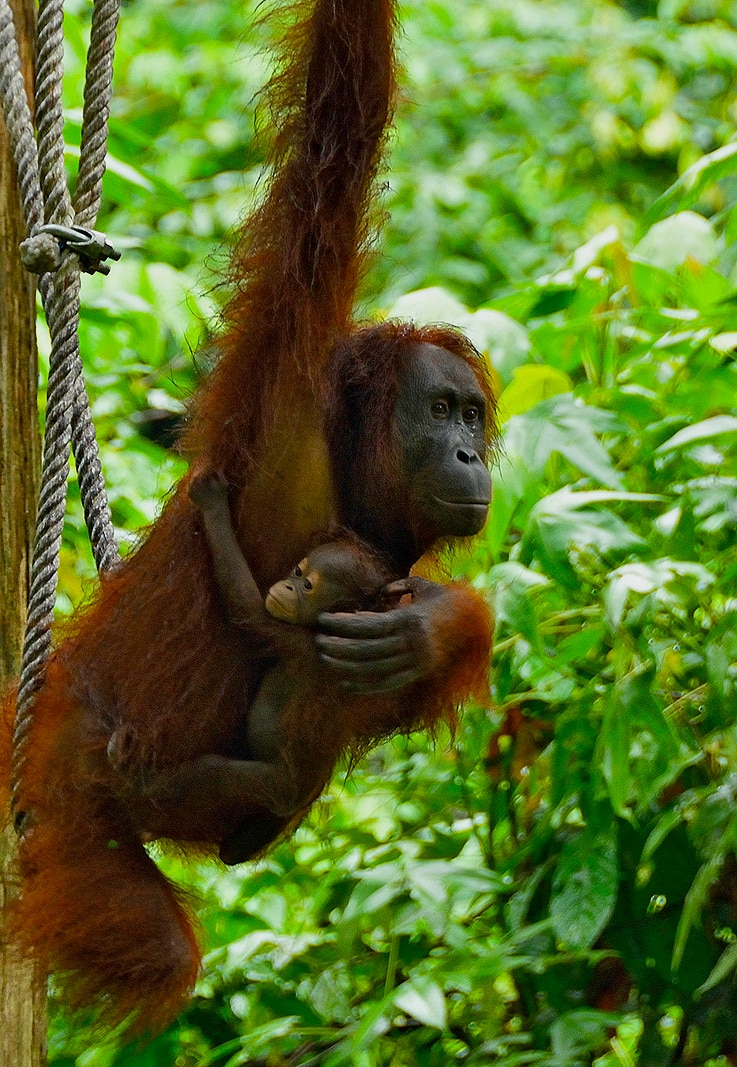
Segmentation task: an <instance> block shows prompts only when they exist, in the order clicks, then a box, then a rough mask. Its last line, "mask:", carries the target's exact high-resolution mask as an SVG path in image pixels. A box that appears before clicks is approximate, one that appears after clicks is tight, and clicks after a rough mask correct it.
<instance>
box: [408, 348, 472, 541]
mask: <svg viewBox="0 0 737 1067" xmlns="http://www.w3.org/2000/svg"><path fill="white" fill-rule="evenodd" d="M415 353H416V356H417V357H419V358H414V359H412V360H411V361H410V362H409V364H408V366H407V369H406V371H405V373H404V376H403V380H402V383H401V389H400V393H399V398H398V400H397V406H396V409H395V421H396V431H397V434H398V439H399V443H400V452H401V457H402V462H401V469H402V470H403V471H405V472H406V479H407V490H408V496H409V506H408V509H407V510H408V513H409V514H410V515H412V517H413V521H414V524H415V536H416V538H417V540H418V541H419V542H420V547H421V548H422V549H423V550H424V549H426V548H429V547H430V545H431V544H432V543H433V541H435V540H436V539H437V538H441V537H469V536H471V535H473V534H476V533H478V532H479V530H481V529H482V527H483V525H484V523H485V522H486V516H487V513H488V509H489V504H490V502H491V477H490V475H489V471H488V470H487V468H486V419H487V413H486V400H485V397H484V394H483V393H482V391H481V389H480V388H479V385H478V382H477V381H476V376H475V374H474V373H473V371H472V369H471V367H470V366H469V365H468V364H467V363H465V362H464V361H463V360H461V359H459V358H458V357H457V356H454V355H453V354H452V353H450V352H448V351H446V350H445V349H443V348H437V347H436V346H435V345H429V344H428V345H418V346H417V348H416V349H415Z"/></svg>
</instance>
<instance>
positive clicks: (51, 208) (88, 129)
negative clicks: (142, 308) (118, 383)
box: [0, 0, 119, 822]
mask: <svg viewBox="0 0 737 1067" xmlns="http://www.w3.org/2000/svg"><path fill="white" fill-rule="evenodd" d="M118 12H119V0H95V5H94V10H93V16H92V29H91V45H90V51H89V54H88V61H87V73H86V81H85V93H84V112H83V121H82V149H81V157H80V165H79V176H78V183H77V191H76V195H75V199H74V205H73V204H72V200H71V197H70V194H69V189H68V187H67V182H66V174H65V170H64V138H63V134H64V116H63V111H62V95H61V79H62V65H63V48H64V38H63V0H40V3H39V14H38V31H37V32H38V59H37V71H38V72H37V77H36V101H37V104H36V116H37V130H38V145H36V141H35V139H34V134H33V125H32V122H31V116H30V108H29V106H28V100H27V97H26V91H25V84H24V81H23V76H22V73H21V67H20V60H19V56H18V47H17V41H16V37H15V31H14V25H13V17H12V11H11V10H10V6H9V0H0V64H1V66H0V96H1V97H2V100H3V106H4V109H5V114H6V122H7V126H8V132H9V135H10V138H11V144H12V147H13V155H14V159H15V162H16V168H17V171H18V179H19V185H20V190H21V200H22V204H23V212H24V216H25V221H26V226H27V229H28V232H29V234H30V242H29V243H30V245H31V246H32V247H31V248H30V249H29V258H30V259H31V260H33V259H34V257H36V258H37V259H39V261H40V262H43V264H44V268H43V269H44V271H45V272H44V273H42V275H41V277H40V280H39V289H40V292H41V298H42V301H43V305H44V310H45V312H46V318H47V322H48V326H49V333H50V335H51V356H50V360H49V381H48V389H47V406H46V430H45V434H44V453H43V465H42V476H41V478H42V482H41V493H40V497H39V505H38V516H37V521H36V539H35V544H34V550H33V562H32V565H31V591H30V598H29V605H28V622H27V626H26V636H25V641H24V646H23V659H22V666H21V677H20V684H19V689H18V701H17V708H16V720H15V731H14V737H13V779H12V783H11V789H12V798H13V805H14V809H15V808H16V807H17V803H16V802H17V797H18V792H19V785H20V779H21V776H22V769H23V766H24V764H25V760H26V748H27V744H28V738H29V734H30V728H31V720H32V704H33V698H34V696H35V694H36V693H37V692H38V690H39V689H40V688H41V687H42V685H43V682H44V679H45V676H46V670H47V665H48V659H49V654H50V651H51V624H52V621H53V612H54V603H55V600H56V587H57V578H58V567H59V550H60V548H61V539H62V530H63V525H64V512H65V507H66V487H67V479H68V475H69V456H70V445H71V447H72V448H73V450H74V456H75V460H76V463H77V472H78V478H79V488H80V495H81V498H82V504H83V508H84V514H85V520H86V522H87V526H88V529H89V532H90V541H91V544H92V551H93V554H94V557H95V562H96V564H97V567H98V570H101V571H102V570H105V569H107V568H109V567H112V566H114V565H115V563H116V562H117V560H118V551H117V545H116V542H115V535H114V531H113V525H112V518H111V515H110V508H109V505H108V502H107V495H106V492H105V486H104V481H103V478H102V468H101V465H100V461H99V457H98V451H97V441H96V436H95V429H94V425H93V423H92V419H91V416H90V410H89V399H88V396H87V391H86V388H85V384H84V375H83V369H82V361H81V357H80V352H79V337H78V327H79V308H80V262H79V258H78V256H77V255H75V254H74V253H73V251H72V250H71V249H70V248H66V247H65V246H64V245H62V246H61V247H59V244H58V242H57V245H56V249H54V247H53V245H52V244H51V243H50V242H51V241H53V240H54V238H53V237H51V235H50V234H49V233H48V232H39V231H40V230H41V227H42V225H47V226H48V225H52V226H69V225H70V224H72V223H74V224H75V225H81V226H86V227H90V226H91V225H93V224H94V222H95V219H96V217H97V211H98V209H99V204H100V196H101V190H102V178H103V174H104V170H105V153H106V148H105V145H106V138H107V121H108V115H109V102H110V91H111V85H112V66H113V50H114V41H115V31H116V27H117V22H118ZM34 242H35V244H34ZM39 257H40V258H39ZM24 262H28V261H27V260H26V259H24ZM56 267H58V270H56V269H55V268H56ZM51 271H55V273H50V272H51ZM22 819H23V813H21V812H16V820H20V821H21V822H22Z"/></svg>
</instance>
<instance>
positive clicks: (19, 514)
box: [0, 0, 46, 1067]
mask: <svg viewBox="0 0 737 1067" xmlns="http://www.w3.org/2000/svg"><path fill="white" fill-rule="evenodd" d="M11 7H12V9H13V15H14V18H15V24H16V30H17V34H18V42H19V46H20V52H21V61H22V63H23V69H24V74H25V77H26V82H27V84H31V85H32V80H33V75H32V69H33V50H34V41H35V7H34V3H33V0H11ZM24 237H25V232H24V225H23V218H22V214H21V207H20V199H19V196H18V192H17V183H16V176H15V167H14V164H13V160H12V156H11V153H10V147H9V144H8V138H7V134H6V130H5V123H4V121H3V120H2V117H0V691H4V690H5V689H7V687H8V685H9V684H10V683H11V681H12V679H13V678H15V677H16V676H17V674H18V671H19V669H20V655H21V647H22V641H23V628H24V625H25V615H26V602H27V597H28V581H29V574H30V559H31V547H32V544H33V527H34V523H35V517H36V491H37V487H38V471H39V459H40V451H41V449H40V440H39V430H38V412H37V408H36V390H37V379H38V366H37V360H36V301H35V294H36V287H35V284H34V280H33V279H32V278H31V277H30V275H29V274H28V273H27V272H26V271H25V269H24V267H23V266H22V264H21V261H20V257H19V254H18V245H19V244H20V242H21V241H22V239H23V238H24ZM5 792H6V790H5V789H3V790H2V793H1V794H0V795H4V794H5ZM6 814H7V813H6V812H0V827H1V826H4V829H2V830H0V915H1V914H2V910H3V909H4V907H5V905H6V903H7V900H8V899H9V897H10V896H12V894H13V893H15V892H17V888H18V878H17V874H16V858H17V852H16V841H15V834H14V833H13V830H12V828H11V827H10V826H9V825H8V823H7V819H6V818H5V816H6ZM45 1060H46V996H45V979H44V976H41V975H37V974H36V973H35V972H34V968H33V967H31V966H30V965H29V964H27V963H25V962H23V961H21V960H18V959H16V958H14V956H13V954H12V946H8V945H5V944H4V943H3V940H2V939H0V1067H41V1065H42V1064H43V1063H45Z"/></svg>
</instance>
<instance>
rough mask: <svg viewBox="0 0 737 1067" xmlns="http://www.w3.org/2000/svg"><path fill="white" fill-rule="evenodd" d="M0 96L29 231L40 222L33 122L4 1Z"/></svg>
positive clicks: (1, 8)
mask: <svg viewBox="0 0 737 1067" xmlns="http://www.w3.org/2000/svg"><path fill="white" fill-rule="evenodd" d="M0 97H1V98H2V103H3V109H4V112H5V124H6V126H7V129H8V136H9V138H10V143H11V146H12V149H13V157H14V159H15V169H16V172H17V174H18V185H19V187H20V195H21V202H22V205H23V214H24V217H25V221H26V230H27V231H28V232H29V233H30V232H31V231H32V230H33V229H34V228H35V227H36V226H38V225H40V224H41V223H42V222H43V200H42V198H41V183H40V179H39V176H38V153H37V150H36V140H35V137H34V136H33V122H32V120H31V112H30V110H29V107H28V98H27V96H26V86H25V82H24V80H23V74H22V73H21V65H20V57H19V55H18V42H17V39H16V35H15V23H14V21H13V12H12V11H11V9H10V4H9V2H8V0H0Z"/></svg>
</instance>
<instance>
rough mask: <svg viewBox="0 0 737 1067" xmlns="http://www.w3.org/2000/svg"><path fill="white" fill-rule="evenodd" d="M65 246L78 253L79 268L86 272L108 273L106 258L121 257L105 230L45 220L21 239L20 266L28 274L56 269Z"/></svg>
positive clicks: (108, 267)
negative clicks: (101, 231) (30, 234)
mask: <svg viewBox="0 0 737 1067" xmlns="http://www.w3.org/2000/svg"><path fill="white" fill-rule="evenodd" d="M66 248H68V249H69V250H70V251H71V252H74V253H75V254H76V255H77V256H79V266H80V270H83V271H84V272H85V273H86V274H95V273H100V274H109V273H110V266H109V264H107V263H105V262H104V260H106V259H114V260H118V259H120V252H118V251H117V250H116V249H115V248H114V247H113V246H112V245H111V244H110V242H109V241H108V239H107V237H106V236H105V234H104V233H100V231H99V230H90V229H89V228H88V227H87V226H59V225H56V224H54V223H47V224H46V225H44V226H39V227H38V229H37V230H36V232H35V233H34V234H33V235H32V236H31V237H27V238H26V240H25V241H22V242H21V246H20V256H21V259H22V260H23V266H24V267H25V268H26V270H28V271H30V272H31V274H45V273H46V272H48V271H56V270H58V269H59V266H60V265H61V254H62V252H63V251H64V249H66Z"/></svg>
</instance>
